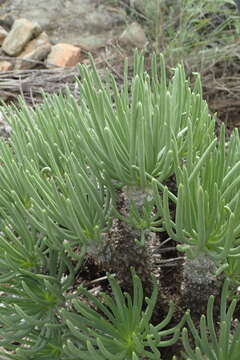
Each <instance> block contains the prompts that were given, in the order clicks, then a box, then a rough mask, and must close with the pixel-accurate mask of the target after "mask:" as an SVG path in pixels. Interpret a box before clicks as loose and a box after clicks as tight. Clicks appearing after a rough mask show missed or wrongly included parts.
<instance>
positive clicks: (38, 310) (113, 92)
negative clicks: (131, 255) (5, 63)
mask: <svg viewBox="0 0 240 360" xmlns="http://www.w3.org/2000/svg"><path fill="white" fill-rule="evenodd" d="M158 68H159V66H158V61H157V57H156V56H155V55H153V57H152V74H151V76H149V74H148V73H146V72H145V70H144V58H143V56H142V55H139V54H137V53H136V54H135V59H134V74H133V79H132V82H131V83H129V79H128V72H127V70H128V64H127V62H126V64H125V80H124V84H123V86H122V88H121V89H120V90H119V88H118V86H117V84H116V82H115V80H114V78H113V77H112V76H111V75H108V76H107V79H106V81H105V82H102V81H101V79H100V77H99V75H98V72H97V70H96V68H95V66H94V63H92V68H91V70H89V69H88V68H87V67H86V66H84V65H83V66H81V67H80V75H81V81H78V87H79V95H80V96H79V100H76V99H75V98H74V97H73V96H72V94H71V93H70V92H68V93H67V95H59V96H52V97H49V96H45V99H44V102H43V104H41V105H38V106H36V108H34V109H31V108H29V107H27V105H26V104H24V102H23V101H21V102H20V104H19V105H18V106H16V107H4V108H3V109H2V110H3V111H4V114H5V117H6V119H7V120H8V121H9V123H10V125H11V127H12V134H11V138H10V139H9V141H7V142H5V141H3V140H2V141H1V142H0V164H1V166H0V215H1V216H0V230H1V233H0V249H1V254H2V255H1V259H0V290H1V307H0V324H1V327H0V345H2V346H3V347H4V348H5V349H6V351H7V354H6V353H5V355H4V356H7V357H8V358H9V359H16V360H23V359H29V360H31V359H42V360H44V359H49V358H51V359H54V358H56V359H61V360H64V359H66V360H67V359H71V360H74V359H87V358H89V359H99V360H107V359H113V357H114V359H119V360H121V359H122V360H125V359H126V360H137V359H141V358H142V357H144V358H147V359H156V360H159V359H160V357H161V354H160V348H161V347H162V346H170V345H171V344H173V343H174V342H175V341H176V340H177V339H178V337H179V334H180V329H181V327H182V325H183V323H184V322H185V320H186V319H185V316H184V317H183V319H182V321H180V323H179V324H178V325H177V326H176V327H174V328H170V329H165V327H166V326H167V325H168V323H169V322H170V320H171V317H172V313H173V305H172V304H170V310H169V313H168V315H167V316H166V319H165V320H163V321H162V322H161V323H160V324H158V325H152V324H151V316H152V313H153V310H154V306H155V303H156V299H157V293H158V291H157V284H156V282H155V281H153V283H154V286H153V293H152V296H151V297H150V299H144V296H143V289H142V285H141V281H140V279H139V277H138V276H137V275H136V274H135V273H134V271H133V270H132V278H133V296H132V297H130V295H128V294H126V295H125V294H123V293H122V292H121V289H120V287H119V285H118V283H117V282H116V280H115V279H114V277H113V276H111V275H109V276H108V279H109V283H110V285H111V290H112V297H110V296H109V295H107V294H103V295H102V299H101V300H99V299H97V298H96V297H95V296H93V295H92V294H91V293H90V292H89V291H87V290H86V289H84V288H83V287H82V286H80V287H77V286H76V285H75V279H76V276H77V274H78V272H79V270H80V269H81V266H82V263H83V261H84V259H85V256H86V254H91V256H97V254H98V251H97V249H99V248H101V246H103V245H104V242H103V239H104V234H106V232H108V230H109V229H110V227H111V221H112V218H113V216H114V215H115V214H116V212H117V208H116V200H117V191H116V190H117V189H119V188H120V189H122V191H125V190H126V189H127V191H126V196H128V197H129V199H130V200H131V204H132V208H131V209H130V216H129V217H128V218H127V219H126V222H128V223H129V224H130V225H131V226H132V227H133V228H136V229H139V228H140V229H141V230H151V231H167V232H168V233H169V236H170V237H172V239H174V240H176V241H177V243H179V245H180V247H181V249H182V250H184V251H186V253H187V254H188V255H189V256H193V257H196V256H199V255H202V254H207V255H210V256H211V257H212V258H213V260H214V261H215V262H216V266H217V267H218V268H219V269H220V270H219V271H222V270H224V271H225V272H226V273H228V274H230V275H231V276H232V277H234V278H237V277H238V273H239V269H238V268H239V266H238V258H239V254H240V249H239V241H238V238H239V221H238V214H239V192H238V186H239V181H240V180H239V175H238V170H239V167H240V162H239V160H238V158H239V156H238V155H239V150H240V140H239V135H238V133H237V132H234V133H233V135H232V137H231V139H230V141H228V142H227V141H226V139H225V134H224V128H223V129H222V132H221V137H220V141H217V139H216V137H215V133H214V127H215V122H214V119H213V118H212V117H211V116H210V115H209V112H208V107H207V104H206V102H205V101H204V100H203V99H202V92H201V83H200V79H199V76H198V75H197V76H196V82H195V86H194V88H193V90H191V89H190V86H189V83H188V81H187V80H186V77H185V73H184V70H183V68H182V66H178V67H177V68H176V69H175V70H174V75H173V78H172V80H171V81H170V82H168V81H167V79H166V72H165V65H164V59H163V57H162V56H161V57H160V73H159V70H158ZM216 166H217V171H216ZM171 175H175V177H176V184H177V194H173V193H172V192H171V191H170V189H169V188H168V187H166V186H165V183H166V180H167V179H169V177H170V176H171ZM139 193H142V194H143V195H144V196H145V198H144V199H145V201H143V203H142V204H140V205H137V202H136V203H135V204H134V200H132V199H135V198H136V194H139ZM148 197H150V200H149V201H146V199H147V198H148ZM170 202H171V204H175V206H176V217H174V216H173V215H172V214H171V212H170V210H169V207H170V204H169V203H170ZM153 209H155V210H156V209H157V215H156V211H155V212H153V211H152V210H153ZM122 220H123V221H124V217H122ZM133 241H134V239H133ZM143 242H144V239H143ZM114 256H117V254H114ZM149 277H150V274H149ZM224 296H225V298H226V290H225V291H224V295H223V298H224ZM225 298H224V299H225ZM211 301H212V300H211ZM224 301H225V302H226V300H223V303H224ZM143 309H144V310H143ZM209 309H210V310H208V313H210V312H211V305H209ZM222 313H223V312H222ZM187 316H188V315H187ZM208 316H210V315H208ZM227 319H228V326H229V324H230V321H231V316H230V315H229V316H227ZM189 321H190V320H189V319H188V323H190V322H189ZM210 321H211V318H210ZM223 321H226V319H225V318H224V319H223ZM190 325H191V323H190ZM190 328H191V326H190ZM191 329H192V330H193V333H194V334H195V333H196V331H195V329H193V327H192V328H191ZM211 331H212V334H213V328H212V327H211ZM223 334H226V333H223ZM169 335H172V337H171V338H170V339H169ZM184 339H185V340H184V341H185V342H184V344H185V345H186V348H187V353H188V354H189V351H190V350H189V346H188V344H187V340H186V331H185V330H184ZM197 340H198V341H197V346H198V347H199V346H200V345H199V341H200V340H199V339H198V338H197ZM204 341H205V339H204ZM222 341H225V342H226V341H227V340H226V338H225V337H224V335H222V336H221V337H220V342H222ZM215 342H216V338H215ZM204 344H206V342H205V343H204ZM209 346H210V345H209ZM196 351H197V352H196V354H197V355H196V356H198V358H199V356H201V354H200V353H199V350H196ZM201 351H202V353H204V351H207V348H206V349H205V348H204V347H201ZM199 354H200V355H199ZM190 356H191V357H192V358H193V359H194V360H195V357H193V353H191V354H190ZM194 356H195V355H194ZM198 358H197V359H198Z"/></svg>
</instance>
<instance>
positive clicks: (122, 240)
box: [98, 192, 160, 295]
mask: <svg viewBox="0 0 240 360" xmlns="http://www.w3.org/2000/svg"><path fill="white" fill-rule="evenodd" d="M128 205H129V204H128V198H127V197H126V194H125V192H122V193H120V194H119V199H118V208H119V212H120V213H121V214H122V215H124V216H128ZM138 205H139V206H142V202H141V201H140V203H138ZM104 238H105V239H104V242H105V245H104V247H103V248H102V249H101V251H100V252H99V253H98V261H99V262H100V263H102V264H104V268H105V269H107V270H108V271H109V272H111V273H115V274H116V276H117V278H118V280H119V281H120V282H121V283H122V286H123V288H125V289H131V287H132V276H131V272H130V267H131V266H132V267H134V268H135V270H136V273H137V274H138V275H139V276H140V278H141V280H142V283H143V287H144V290H145V295H150V294H151V291H152V282H151V274H154V275H155V276H157V277H159V271H160V267H159V257H158V256H154V255H156V253H157V252H158V249H159V243H158V242H157V239H156V234H155V233H153V232H151V231H147V230H146V231H145V239H146V241H145V244H144V245H139V244H138V243H137V242H136V241H135V240H140V231H139V230H136V229H133V228H132V227H131V226H130V225H128V224H127V223H126V222H124V221H122V220H120V219H117V218H115V219H114V220H113V224H112V227H111V230H110V231H109V232H108V233H106V234H105V236H104Z"/></svg>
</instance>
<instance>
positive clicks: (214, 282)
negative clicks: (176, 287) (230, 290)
mask: <svg viewBox="0 0 240 360" xmlns="http://www.w3.org/2000/svg"><path fill="white" fill-rule="evenodd" d="M215 273H216V265H215V264H214V262H213V261H212V260H211V259H210V258H209V257H207V256H206V255H201V256H198V257H196V258H194V259H188V258H186V259H185V262H184V264H183V282H182V287H181V290H182V295H183V297H182V301H183V303H184V304H185V305H186V306H187V307H188V308H189V309H191V313H192V314H193V315H194V314H195V315H201V314H204V313H205V312H206V308H207V302H208V298H209V296H210V295H214V296H216V295H219V294H220V290H221V285H222V281H221V278H217V277H216V276H215Z"/></svg>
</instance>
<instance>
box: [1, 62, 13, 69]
mask: <svg viewBox="0 0 240 360" xmlns="http://www.w3.org/2000/svg"><path fill="white" fill-rule="evenodd" d="M12 69H13V64H11V63H10V62H9V61H0V72H4V71H10V70H12Z"/></svg>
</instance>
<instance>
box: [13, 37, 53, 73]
mask: <svg viewBox="0 0 240 360" xmlns="http://www.w3.org/2000/svg"><path fill="white" fill-rule="evenodd" d="M50 51H51V44H50V42H49V40H48V36H47V34H46V33H45V32H42V33H41V34H40V35H39V36H38V37H36V38H35V39H33V40H31V41H30V42H29V43H28V44H27V45H26V46H25V48H24V50H23V52H21V53H20V54H19V56H18V58H19V60H18V59H17V62H16V65H15V69H16V70H19V69H21V70H23V69H32V68H33V67H34V66H35V65H36V63H35V61H41V60H44V59H45V58H46V57H47V55H48V54H49V52H50ZM28 60H32V61H28Z"/></svg>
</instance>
